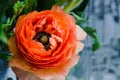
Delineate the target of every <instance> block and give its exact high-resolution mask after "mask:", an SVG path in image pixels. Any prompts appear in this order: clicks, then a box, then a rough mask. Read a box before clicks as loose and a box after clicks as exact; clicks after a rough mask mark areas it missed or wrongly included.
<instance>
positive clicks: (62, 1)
mask: <svg viewBox="0 0 120 80" xmlns="http://www.w3.org/2000/svg"><path fill="white" fill-rule="evenodd" d="M66 1H67V0H59V1H58V2H57V3H56V4H55V5H58V6H62V5H63V4H64V3H65V2H66Z"/></svg>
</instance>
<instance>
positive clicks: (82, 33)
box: [76, 25, 87, 40]
mask: <svg viewBox="0 0 120 80" xmlns="http://www.w3.org/2000/svg"><path fill="white" fill-rule="evenodd" d="M76 31H77V40H84V39H86V36H87V34H86V32H85V31H83V29H82V28H80V26H78V25H76Z"/></svg>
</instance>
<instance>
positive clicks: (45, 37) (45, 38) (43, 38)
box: [33, 32, 51, 51]
mask: <svg viewBox="0 0 120 80" xmlns="http://www.w3.org/2000/svg"><path fill="white" fill-rule="evenodd" d="M50 37H51V35H50V34H49V33H46V32H39V33H38V34H36V35H35V36H34V38H33V39H35V40H36V41H38V42H41V43H42V45H43V46H44V48H45V49H46V51H47V50H49V49H50V43H49V38H50Z"/></svg>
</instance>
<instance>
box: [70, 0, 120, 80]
mask: <svg viewBox="0 0 120 80" xmlns="http://www.w3.org/2000/svg"><path fill="white" fill-rule="evenodd" d="M85 14H87V15H88V19H89V20H90V21H89V22H88V23H86V24H87V25H89V26H92V27H94V28H96V29H97V32H98V35H99V37H100V41H101V43H102V47H101V48H100V49H99V50H98V51H95V52H92V51H91V45H92V40H91V38H89V37H88V38H87V40H86V41H85V45H86V47H85V48H84V50H83V52H81V53H80V55H81V60H80V63H79V64H78V65H77V66H76V68H75V69H74V70H73V73H74V74H75V78H74V79H75V80H120V0H90V1H89V3H88V5H87V8H86V10H85ZM72 78H73V77H71V78H70V79H69V80H74V79H72Z"/></svg>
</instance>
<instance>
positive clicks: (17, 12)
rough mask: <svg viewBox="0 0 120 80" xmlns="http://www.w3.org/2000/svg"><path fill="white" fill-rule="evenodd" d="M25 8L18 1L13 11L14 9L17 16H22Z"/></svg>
mask: <svg viewBox="0 0 120 80" xmlns="http://www.w3.org/2000/svg"><path fill="white" fill-rule="evenodd" d="M23 8H24V4H23V3H22V2H20V1H17V2H16V3H15V4H14V6H13V9H14V13H15V15H16V16H18V15H20V14H21V12H22V10H23Z"/></svg>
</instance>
